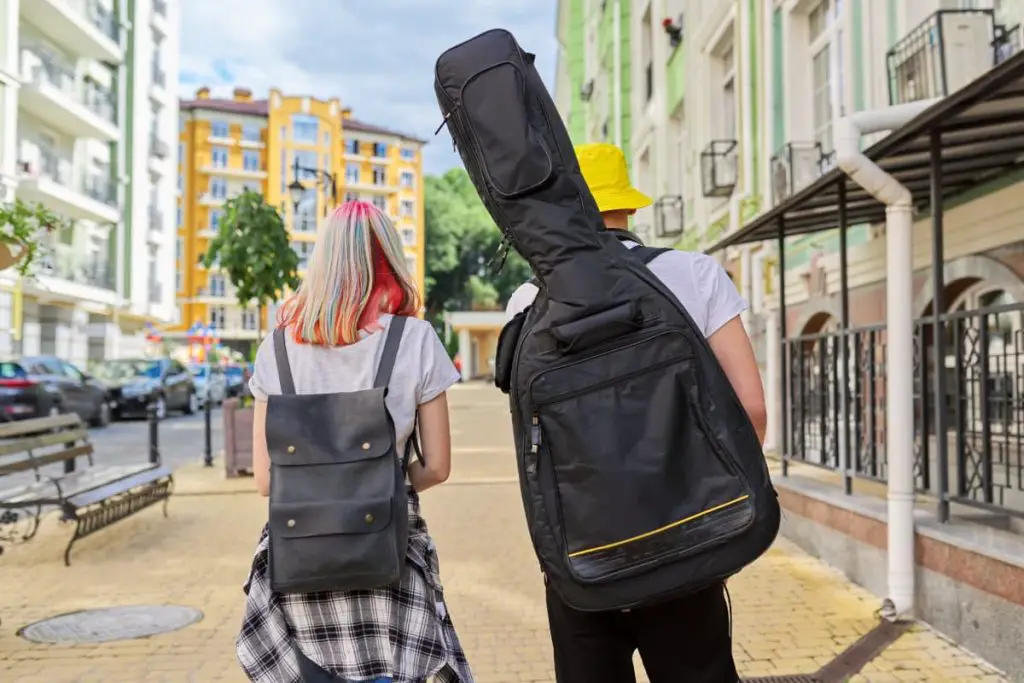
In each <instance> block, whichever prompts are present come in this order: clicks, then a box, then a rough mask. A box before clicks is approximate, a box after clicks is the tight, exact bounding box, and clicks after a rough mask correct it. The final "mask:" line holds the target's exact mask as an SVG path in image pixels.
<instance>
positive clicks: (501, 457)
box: [0, 385, 1006, 683]
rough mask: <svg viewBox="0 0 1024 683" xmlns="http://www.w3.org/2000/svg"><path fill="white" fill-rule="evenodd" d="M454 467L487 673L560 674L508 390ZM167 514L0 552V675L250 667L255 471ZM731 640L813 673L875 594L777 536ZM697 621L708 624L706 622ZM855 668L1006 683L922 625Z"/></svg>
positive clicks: (475, 661) (487, 407)
mask: <svg viewBox="0 0 1024 683" xmlns="http://www.w3.org/2000/svg"><path fill="white" fill-rule="evenodd" d="M451 403H452V407H453V408H452V425H453V430H454V432H455V433H454V437H453V440H454V443H455V444H456V452H455V473H454V474H453V476H452V479H451V480H450V481H449V482H448V484H446V485H445V486H442V487H440V488H439V489H438V490H437V491H432V492H430V493H428V494H426V495H425V496H424V498H423V505H424V512H425V516H426V518H427V521H428V523H429V524H430V527H431V531H432V533H433V534H434V536H435V538H436V541H437V544H438V547H439V552H440V557H441V571H442V574H443V577H444V582H445V586H446V588H447V595H448V600H449V606H450V608H451V611H452V616H453V618H454V620H455V623H456V626H457V628H458V630H459V633H460V635H461V637H462V640H463V643H464V645H465V647H466V650H467V652H468V655H469V657H470V662H471V664H472V666H473V669H474V672H475V674H476V678H477V681H479V682H480V683H504V682H511V681H522V682H534V683H551V682H552V681H553V679H554V677H553V674H552V673H551V652H550V645H549V640H548V635H547V623H546V618H545V615H544V604H543V593H542V587H541V581H540V576H539V573H538V568H537V561H536V558H535V556H534V554H533V550H532V548H531V547H530V544H529V540H528V538H527V535H526V529H525V524H524V521H523V511H522V502H521V498H520V494H519V488H518V484H517V482H516V479H515V463H514V460H513V457H512V454H511V449H510V446H509V440H510V428H509V424H508V418H507V415H508V408H507V404H506V403H505V401H504V399H503V397H502V396H500V395H499V394H497V393H496V392H495V391H493V390H491V389H488V388H486V387H482V386H478V385H464V386H459V387H457V388H456V389H454V390H453V391H452V393H451ZM177 479H178V487H177V493H176V495H175V496H174V498H173V499H172V501H171V506H170V517H169V518H168V519H164V518H163V517H162V516H161V514H160V512H159V509H153V510H147V511H144V512H142V513H140V514H138V515H136V516H135V517H134V518H131V519H129V520H126V521H123V522H121V523H120V524H118V525H116V526H114V527H112V528H110V529H108V530H106V531H104V532H101V533H99V534H97V535H96V536H94V537H91V538H88V539H85V540H83V541H81V542H80V543H79V544H78V545H76V547H75V552H74V555H73V558H72V566H71V567H70V568H65V567H64V566H63V563H62V558H61V555H62V552H63V546H64V543H65V542H66V539H67V537H68V535H69V533H70V529H67V528H61V527H60V526H59V525H58V524H57V523H56V522H55V521H54V520H53V519H48V520H47V523H46V526H45V528H44V529H43V530H42V531H41V532H40V536H39V537H38V538H37V539H35V541H34V542H33V543H31V544H29V545H27V546H16V547H8V548H7V550H6V552H5V553H4V555H3V556H2V557H0V585H3V586H5V587H7V589H6V590H5V591H3V593H2V595H0V619H2V625H0V681H3V683H29V682H32V683H44V682H45V683H119V682H123V683H143V682H145V683H149V682H157V683H214V682H221V681H233V682H234V681H237V682H239V683H244V681H245V678H244V677H243V676H242V675H241V674H240V672H239V671H238V667H237V665H236V663H235V658H234V637H235V634H236V631H237V628H238V625H239V623H240V619H241V611H242V601H243V595H242V592H241V585H242V582H243V580H244V578H245V574H246V571H247V570H248V563H249V560H250V558H251V555H252V550H253V547H254V545H255V542H256V539H257V536H258V533H259V530H260V528H261V526H262V524H263V522H264V520H265V515H266V502H265V500H264V499H261V498H259V497H258V496H256V495H254V494H253V493H251V481H249V480H240V481H239V480H233V481H225V480H224V479H223V475H222V474H221V472H220V470H217V469H215V470H214V471H210V470H204V469H203V468H201V467H192V466H190V467H187V468H184V469H182V470H180V471H179V473H178V476H177ZM729 588H730V592H731V595H732V604H733V608H734V611H735V626H734V634H735V640H736V643H735V653H736V658H737V661H738V663H739V665H740V669H741V673H742V674H743V675H744V676H768V675H782V674H810V673H812V672H814V671H815V670H817V669H818V668H819V667H821V666H822V665H824V664H826V663H827V662H828V661H830V660H831V659H832V658H833V657H834V656H835V655H836V654H837V653H839V652H841V651H842V650H843V649H844V648H846V647H848V646H849V645H851V644H852V643H854V642H855V641H856V640H857V639H858V638H859V637H860V636H862V635H863V634H864V633H866V632H867V631H869V630H870V629H871V628H872V627H873V626H874V625H875V624H876V623H877V618H876V617H875V615H874V612H875V610H876V608H877V607H878V605H879V600H878V599H877V598H875V597H874V596H872V595H870V594H868V593H867V592H865V591H863V590H860V589H859V588H857V587H855V586H852V585H850V584H849V583H848V582H846V581H845V580H844V579H843V578H842V577H841V576H840V575H838V574H837V573H836V572H834V571H832V570H830V569H829V568H827V567H825V566H824V565H822V564H821V563H819V562H817V561H816V560H814V559H813V558H811V557H810V556H808V555H806V554H804V553H803V552H801V551H800V550H799V549H797V548H795V547H794V546H793V545H791V544H789V543H788V542H785V541H782V540H780V541H779V542H778V543H777V544H776V546H775V547H774V548H773V549H772V550H771V551H770V552H769V553H768V554H767V555H766V556H765V557H764V558H762V559H761V560H760V561H758V562H757V563H756V564H755V565H753V566H752V567H750V568H749V569H748V570H746V571H745V572H743V573H742V574H741V575H740V576H738V577H736V578H734V579H733V580H732V581H731V582H730V584H729ZM135 604H155V605H161V604H175V605H186V606H190V607H194V608H197V609H200V610H202V611H203V613H204V618H203V620H202V621H201V622H199V623H197V624H195V625H193V626H190V627H187V628H185V629H183V630H180V631H176V632H173V633H169V634H165V635H159V636H154V637H152V638H148V639H141V640H133V641H122V642H116V643H109V644H102V645H81V646H53V645H39V644H34V643H31V642H28V641H26V640H24V639H22V638H20V637H19V636H18V635H17V634H16V632H17V630H18V629H19V628H21V627H23V626H25V625H28V624H31V623H33V622H36V621H38V620H40V619H44V618H47V617H51V616H55V615H59V614H63V613H66V612H71V611H74V610H81V609H87V608H96V607H109V606H115V605H135ZM698 627H699V626H698ZM852 680H856V681H871V682H872V683H876V682H883V681H921V682H924V681H928V682H934V681H1002V680H1006V679H1004V678H1003V677H1001V676H999V675H998V674H997V673H996V672H994V671H993V670H992V669H990V668H989V667H988V666H987V665H985V664H984V663H983V662H981V661H980V660H978V659H977V658H975V657H973V656H972V655H971V654H969V653H967V652H965V651H963V650H960V649H958V648H957V647H955V646H954V645H952V644H950V643H948V642H947V641H945V640H944V639H943V638H941V637H939V636H938V635H936V634H934V633H932V632H931V631H929V630H928V629H926V628H924V627H915V628H914V629H913V630H912V631H911V632H909V633H907V634H905V635H904V636H902V637H901V638H900V639H899V640H897V641H896V643H895V644H893V645H892V646H890V647H889V648H888V649H887V650H886V651H884V652H883V653H882V655H881V656H880V657H879V658H878V659H876V660H875V661H874V662H872V663H870V664H869V665H868V666H867V667H866V668H865V669H864V670H863V671H862V673H861V675H859V676H857V677H855V678H853V679H852Z"/></svg>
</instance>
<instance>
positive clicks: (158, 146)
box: [149, 134, 171, 159]
mask: <svg viewBox="0 0 1024 683" xmlns="http://www.w3.org/2000/svg"><path fill="white" fill-rule="evenodd" d="M149 153H150V154H152V155H153V156H155V157H156V158H158V159H166V158H167V155H169V154H170V153H171V147H170V145H168V144H167V142H166V141H164V140H161V139H160V138H158V137H157V136H156V135H152V134H151V135H150V136H149Z"/></svg>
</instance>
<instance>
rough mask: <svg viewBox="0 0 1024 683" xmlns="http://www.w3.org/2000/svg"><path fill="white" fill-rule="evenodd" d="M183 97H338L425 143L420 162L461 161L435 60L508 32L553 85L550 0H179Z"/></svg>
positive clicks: (438, 168) (443, 164)
mask: <svg viewBox="0 0 1024 683" xmlns="http://www.w3.org/2000/svg"><path fill="white" fill-rule="evenodd" d="M181 14H182V16H181V53H182V54H181V72H180V75H179V80H180V83H181V85H182V95H183V96H185V97H188V96H189V95H190V94H191V93H192V92H193V91H194V90H195V89H196V88H197V87H198V86H199V85H207V86H210V87H211V88H212V90H213V92H214V94H215V95H227V94H229V93H230V90H231V88H232V87H233V86H236V85H238V86H244V87H247V88H251V89H252V90H253V91H254V93H256V94H259V93H265V92H267V90H269V89H270V88H271V87H277V88H280V89H281V90H282V91H283V92H285V93H288V94H310V95H314V96H316V97H320V98H326V97H338V98H339V99H340V100H341V101H342V103H343V105H344V106H348V107H352V109H353V115H354V116H355V117H356V118H358V119H361V120H364V121H367V122H372V123H375V124H378V125H381V126H384V127H387V128H393V129H396V130H400V131H402V132H405V133H408V134H410V135H414V136H416V137H420V138H423V139H425V140H428V141H429V143H430V144H428V146H427V148H426V150H425V152H424V165H425V170H426V171H427V172H428V173H439V172H443V171H444V170H446V169H448V168H451V167H453V166H457V165H460V163H461V162H460V161H459V159H458V156H457V155H456V154H455V153H454V152H453V151H452V145H451V140H450V138H448V136H447V133H445V132H444V131H442V132H441V133H440V134H439V135H438V136H437V137H434V136H433V133H434V129H436V128H437V126H438V124H439V123H440V120H441V117H440V113H439V110H438V106H437V100H436V99H435V97H434V91H433V80H434V72H433V69H434V62H435V60H436V59H437V57H438V55H440V54H441V53H442V52H443V51H444V50H445V49H447V48H449V47H451V46H452V45H455V44H457V43H459V42H461V41H463V40H465V39H467V38H470V37H472V36H474V35H476V34H477V33H480V32H481V31H485V30H487V29H489V28H505V29H508V30H510V31H511V32H512V33H513V34H514V35H515V36H516V38H517V39H518V40H519V42H520V44H522V46H523V47H524V49H526V50H529V51H530V52H534V53H535V54H536V55H537V68H538V70H539V71H540V73H541V76H542V77H543V78H544V81H545V83H546V84H547V85H548V87H549V88H552V89H553V88H554V72H555V55H556V40H555V2H553V1H552V0H514V1H512V2H510V1H509V0H447V1H442V0H345V1H342V0H291V2H283V1H282V0H216V2H211V0H181Z"/></svg>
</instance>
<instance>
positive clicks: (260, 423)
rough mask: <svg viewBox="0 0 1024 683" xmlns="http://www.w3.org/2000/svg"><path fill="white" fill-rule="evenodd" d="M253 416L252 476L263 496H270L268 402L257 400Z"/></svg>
mask: <svg viewBox="0 0 1024 683" xmlns="http://www.w3.org/2000/svg"><path fill="white" fill-rule="evenodd" d="M253 403H254V404H255V407H254V409H253V414H252V475H253V479H255V480H256V490H257V491H259V492H260V495H261V496H269V495H270V451H269V450H267V402H266V401H261V400H259V399H256V400H255V401H254V402H253Z"/></svg>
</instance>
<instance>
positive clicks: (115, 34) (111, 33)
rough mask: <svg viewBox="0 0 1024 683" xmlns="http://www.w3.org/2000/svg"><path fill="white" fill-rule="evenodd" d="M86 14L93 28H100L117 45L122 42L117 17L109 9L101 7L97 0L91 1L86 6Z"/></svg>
mask: <svg viewBox="0 0 1024 683" xmlns="http://www.w3.org/2000/svg"><path fill="white" fill-rule="evenodd" d="M86 13H87V14H88V16H89V20H90V21H92V23H93V26H95V27H96V28H98V29H99V30H100V32H101V33H103V35H105V36H106V37H108V38H110V39H111V40H112V41H114V42H115V43H118V44H120V42H121V31H120V28H119V27H118V25H117V17H116V16H114V13H113V12H111V11H110V10H109V9H107V8H106V7H104V6H103V5H101V4H100V3H99V2H97V0H89V3H88V4H87V5H86Z"/></svg>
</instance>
